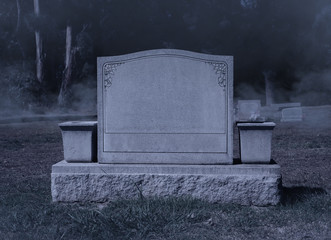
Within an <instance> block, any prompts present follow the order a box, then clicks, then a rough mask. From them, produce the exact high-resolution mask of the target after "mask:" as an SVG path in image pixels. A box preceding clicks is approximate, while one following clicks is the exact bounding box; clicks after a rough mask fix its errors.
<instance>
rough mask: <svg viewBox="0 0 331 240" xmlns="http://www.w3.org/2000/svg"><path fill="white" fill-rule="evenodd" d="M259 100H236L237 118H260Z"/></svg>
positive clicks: (240, 119) (247, 119) (244, 119)
mask: <svg viewBox="0 0 331 240" xmlns="http://www.w3.org/2000/svg"><path fill="white" fill-rule="evenodd" d="M260 110H261V101H260V100H238V120H239V121H254V120H257V119H259V118H260Z"/></svg>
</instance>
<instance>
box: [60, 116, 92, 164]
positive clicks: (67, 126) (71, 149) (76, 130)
mask: <svg viewBox="0 0 331 240" xmlns="http://www.w3.org/2000/svg"><path fill="white" fill-rule="evenodd" d="M59 127H60V128H61V131H62V140H63V153H64V159H65V160H66V161H67V162H92V161H96V158H97V157H96V154H97V145H96V144H97V135H96V134H97V122H96V121H74V122H64V123H60V124H59Z"/></svg>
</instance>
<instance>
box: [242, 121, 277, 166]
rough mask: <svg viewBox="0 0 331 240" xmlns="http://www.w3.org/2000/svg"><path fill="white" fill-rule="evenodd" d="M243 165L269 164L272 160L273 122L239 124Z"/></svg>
mask: <svg viewBox="0 0 331 240" xmlns="http://www.w3.org/2000/svg"><path fill="white" fill-rule="evenodd" d="M237 126H238V128H239V138H240V157H241V162H242V163H244V164H245V163H262V164H269V163H270V160H271V139H272V130H273V129H274V127H275V126H276V124H275V123H273V122H264V123H237Z"/></svg>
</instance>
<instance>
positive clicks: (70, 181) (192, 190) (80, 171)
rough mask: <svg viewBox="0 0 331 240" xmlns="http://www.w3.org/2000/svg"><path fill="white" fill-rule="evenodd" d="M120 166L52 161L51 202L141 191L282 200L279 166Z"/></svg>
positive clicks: (219, 199)
mask: <svg viewBox="0 0 331 240" xmlns="http://www.w3.org/2000/svg"><path fill="white" fill-rule="evenodd" d="M117 166H118V165H115V164H113V165H112V164H97V163H90V164H80V165H79V164H76V163H66V162H60V163H58V164H56V165H54V166H53V171H52V197H53V201H57V202H77V201H79V202H90V201H92V202H105V201H110V200H120V199H135V198H139V197H140V196H141V194H142V195H143V196H145V197H193V198H197V199H201V200H206V201H208V202H213V203H236V204H241V205H259V206H264V205H275V204H277V203H279V201H280V185H281V184H280V183H281V175H280V169H279V166H278V165H272V164H269V165H249V166H247V165H232V166H229V165H216V166H209V165H206V166H203V167H201V168H200V167H199V168H195V167H193V166H192V165H191V166H184V165H183V166H175V165H172V166H166V165H160V166H153V165H148V166H146V167H144V166H141V165H133V166H131V168H130V166H127V167H126V166H118V167H117ZM153 172H155V173H153Z"/></svg>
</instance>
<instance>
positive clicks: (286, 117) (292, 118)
mask: <svg viewBox="0 0 331 240" xmlns="http://www.w3.org/2000/svg"><path fill="white" fill-rule="evenodd" d="M281 121H282V122H300V121H302V108H301V107H293V108H284V109H283V110H282V119H281Z"/></svg>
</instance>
